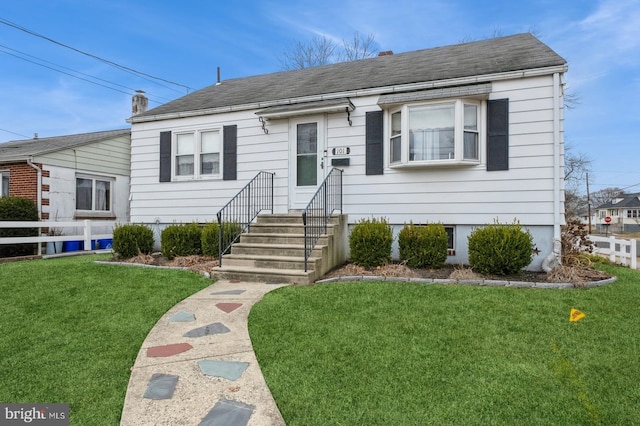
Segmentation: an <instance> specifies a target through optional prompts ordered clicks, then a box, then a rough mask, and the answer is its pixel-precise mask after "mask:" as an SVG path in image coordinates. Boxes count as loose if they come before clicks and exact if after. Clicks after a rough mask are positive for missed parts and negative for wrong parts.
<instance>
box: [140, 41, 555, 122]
mask: <svg viewBox="0 0 640 426" xmlns="http://www.w3.org/2000/svg"><path fill="white" fill-rule="evenodd" d="M554 66H566V61H565V60H564V59H563V58H562V57H561V56H559V55H558V54H557V53H555V52H554V51H553V50H551V48H549V47H548V46H547V45H545V44H544V43H542V42H541V41H539V40H538V39H537V38H535V37H534V36H533V35H531V34H529V33H525V34H516V35H513V36H507V37H500V38H494V39H489V40H482V41H476V42H471V43H463V44H457V45H452V46H445V47H436V48H431V49H424V50H417V51H413V52H407V53H399V54H394V55H385V56H379V57H375V58H370V59H363V60H359V61H352V62H342V63H337V64H331V65H325V66H319V67H313V68H305V69H301V70H294V71H283V72H277V73H272V74H264V75H257V76H253V77H245V78H237V79H230V80H225V81H222V82H221V83H220V84H215V85H212V86H208V87H206V88H204V89H201V90H198V91H196V92H193V93H191V94H189V95H186V96H183V97H182V98H179V99H176V100H174V101H171V102H168V103H166V104H164V105H160V106H159V107H156V108H153V109H151V110H149V111H147V112H145V113H142V114H138V115H136V116H134V117H131V118H130V119H129V120H130V121H132V122H136V121H138V118H141V120H139V121H147V120H148V119H149V118H151V117H154V116H155V117H158V116H166V115H172V114H179V113H183V112H191V111H198V110H207V109H215V108H224V107H234V106H240V105H255V104H260V103H263V102H273V101H278V100H280V101H282V103H283V104H284V103H289V102H290V101H291V100H292V99H296V98H298V99H299V98H304V97H310V96H319V95H326V94H332V93H341V92H348V91H356V90H365V89H373V88H384V87H390V86H398V85H404V84H411V83H420V82H431V81H439V80H449V79H456V78H464V77H471V76H477V75H490V74H496V73H505V72H511V71H520V70H528V69H538V68H545V67H554ZM145 117H146V119H145Z"/></svg>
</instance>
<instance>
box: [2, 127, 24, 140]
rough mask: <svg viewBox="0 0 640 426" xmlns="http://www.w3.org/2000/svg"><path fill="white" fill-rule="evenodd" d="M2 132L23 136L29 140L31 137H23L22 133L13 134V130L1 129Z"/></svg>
mask: <svg viewBox="0 0 640 426" xmlns="http://www.w3.org/2000/svg"><path fill="white" fill-rule="evenodd" d="M0 131H2V132H7V133H11V134H12V135H16V136H21V137H23V138H25V139H29V136H25V135H23V134H21V133H16V132H12V131H11V130H7V129H0Z"/></svg>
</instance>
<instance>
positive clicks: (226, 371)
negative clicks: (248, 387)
mask: <svg viewBox="0 0 640 426" xmlns="http://www.w3.org/2000/svg"><path fill="white" fill-rule="evenodd" d="M198 367H200V371H202V374H204V375H205V376H213V377H222V378H224V379H228V380H231V381H234V380H238V379H239V378H240V377H241V376H242V373H244V371H245V370H246V369H247V367H249V363H248V362H240V361H218V360H213V359H204V360H201V361H198Z"/></svg>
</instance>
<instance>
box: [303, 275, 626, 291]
mask: <svg viewBox="0 0 640 426" xmlns="http://www.w3.org/2000/svg"><path fill="white" fill-rule="evenodd" d="M617 279H618V278H617V277H611V278H607V279H605V280H599V281H590V282H586V283H580V284H573V283H550V282H527V281H502V280H485V279H477V280H452V279H448V278H405V277H385V276H379V275H352V276H342V277H334V278H327V279H324V280H318V281H316V282H315V283H314V284H329V283H335V282H345V281H395V282H409V283H415V284H425V285H429V284H458V285H476V286H485V287H521V288H545V289H556V290H566V289H582V288H594V287H600V286H603V285H607V284H611V283H613V282H615V281H616V280H617Z"/></svg>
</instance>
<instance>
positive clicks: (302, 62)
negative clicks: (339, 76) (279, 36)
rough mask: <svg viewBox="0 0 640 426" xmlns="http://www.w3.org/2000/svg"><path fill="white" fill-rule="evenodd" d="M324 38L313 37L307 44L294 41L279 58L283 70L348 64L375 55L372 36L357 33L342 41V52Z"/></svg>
mask: <svg viewBox="0 0 640 426" xmlns="http://www.w3.org/2000/svg"><path fill="white" fill-rule="evenodd" d="M337 50H338V45H337V44H336V43H334V42H333V41H332V40H331V39H329V38H327V37H325V36H322V37H320V36H315V37H313V38H312V39H311V40H309V41H308V42H303V41H296V42H294V43H293V44H292V45H291V46H289V48H288V49H287V50H286V51H285V52H284V53H283V54H282V55H280V57H279V60H280V64H281V65H282V69H284V70H298V69H303V68H310V67H317V66H320V65H327V64H332V63H335V62H348V61H355V60H358V59H365V58H371V57H373V56H375V55H376V54H377V50H376V48H375V40H374V36H373V34H369V35H367V36H364V35H362V34H360V33H358V32H356V33H354V34H353V39H352V40H342V50H341V51H339V52H337Z"/></svg>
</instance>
